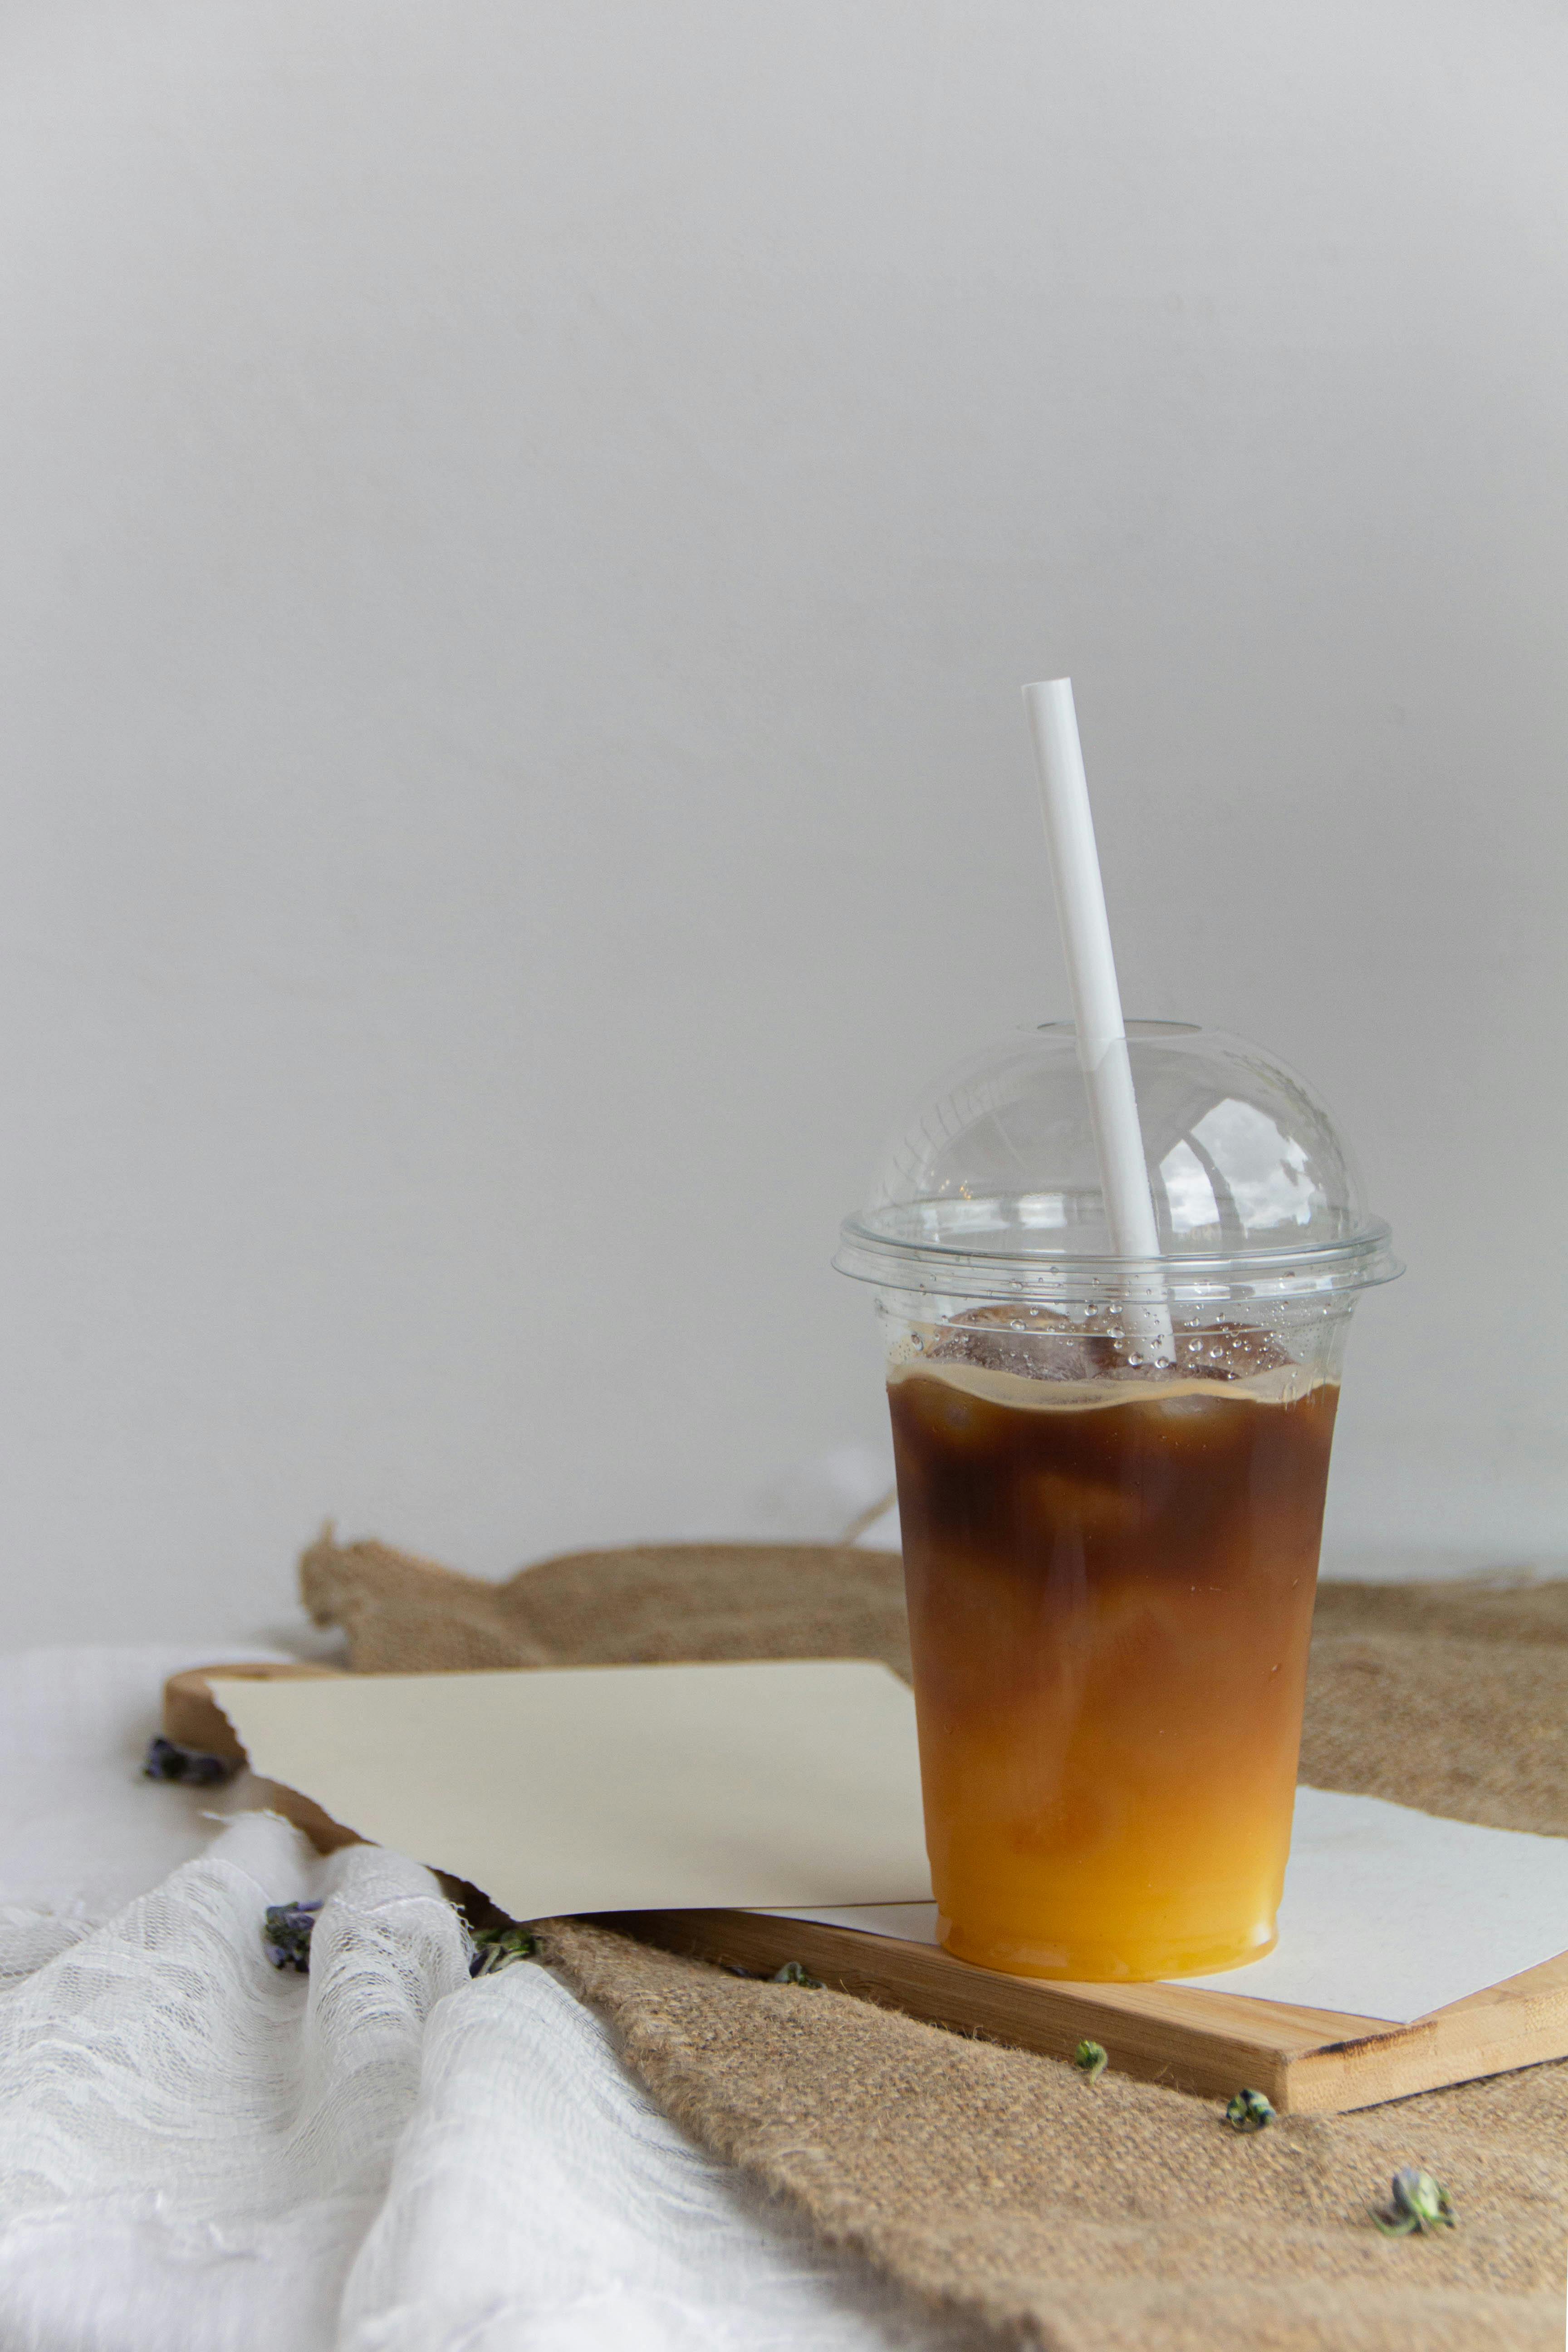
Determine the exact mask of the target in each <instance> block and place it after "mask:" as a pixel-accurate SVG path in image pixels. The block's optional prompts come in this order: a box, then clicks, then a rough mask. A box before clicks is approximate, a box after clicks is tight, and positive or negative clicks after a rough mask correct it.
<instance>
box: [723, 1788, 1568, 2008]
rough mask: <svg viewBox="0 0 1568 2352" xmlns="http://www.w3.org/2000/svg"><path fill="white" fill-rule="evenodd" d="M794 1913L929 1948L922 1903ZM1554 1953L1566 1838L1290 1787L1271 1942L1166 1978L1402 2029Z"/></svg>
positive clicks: (1566, 1947)
mask: <svg viewBox="0 0 1568 2352" xmlns="http://www.w3.org/2000/svg"><path fill="white" fill-rule="evenodd" d="M768 1907H769V1908H775V1907H776V1908H781V1909H782V1908H783V1907H784V1906H768ZM795 1909H796V1911H797V1914H798V1916H803V1917H805V1916H809V1917H811V1918H820V1919H823V1920H825V1921H826V1924H827V1925H828V1926H829V1927H858V1928H859V1929H860V1930H861V1931H862V1932H863V1933H865V1934H868V1935H873V1936H901V1937H906V1938H907V1939H908V1940H909V1941H910V1942H911V1943H921V1944H934V1943H935V1941H936V1906H935V1904H934V1903H923V1904H889V1905H880V1906H874V1907H872V1908H870V1909H868V1910H860V1909H858V1908H857V1907H855V1906H839V1907H837V1908H836V1909H834V1910H832V1911H831V1912H829V1911H828V1910H826V1908H825V1907H824V1908H820V1909H816V1910H813V1911H810V1912H806V1911H805V1909H804V1907H803V1906H795ZM1565 1951H1568V1838H1560V1837H1539V1836H1537V1835H1536V1834H1535V1833H1534V1832H1531V1831H1529V1830H1490V1829H1482V1828H1479V1827H1478V1826H1477V1824H1476V1823H1474V1822H1450V1821H1444V1820H1441V1819H1439V1818H1438V1817H1437V1816H1436V1814H1433V1813H1421V1812H1416V1811H1415V1810H1414V1809H1413V1808H1412V1807H1410V1806H1408V1805H1392V1804H1389V1803H1387V1802H1386V1801H1384V1799H1383V1798H1381V1797H1345V1796H1339V1795H1337V1794H1335V1793H1334V1792H1333V1791H1331V1790H1327V1789H1299V1790H1297V1791H1296V1832H1295V1836H1294V1839H1293V1840H1292V1843H1291V1847H1290V1865H1289V1870H1288V1871H1287V1873H1286V1877H1285V1899H1284V1901H1283V1902H1282V1903H1281V1904H1280V1906H1279V1943H1278V1944H1277V1945H1276V1947H1275V1948H1274V1949H1273V1951H1272V1952H1270V1953H1269V1954H1268V1958H1266V1959H1262V1960H1253V1961H1251V1962H1250V1963H1249V1964H1248V1965H1247V1967H1246V1968H1240V1969H1224V1970H1222V1971H1221V1972H1220V1973H1218V1974H1217V1975H1215V1976H1206V1977H1183V1978H1182V1979H1179V1981H1180V1982H1181V1983H1183V1984H1186V1985H1196V1986H1206V1987H1209V1988H1211V1989H1212V1990H1215V1992H1232V1993H1245V1994H1248V1995H1250V1996H1251V1997H1252V1998H1254V1999H1255V2000H1283V2001H1293V2002H1300V2004H1301V2005H1302V2006H1303V2007H1305V2008H1308V2009H1337V2010H1341V2011H1348V2012H1349V2013H1350V2014H1351V2015H1352V2016H1355V2017H1382V2018H1386V2019H1387V2020H1388V2021H1389V2022H1390V2023H1391V2024H1409V2023H1411V2022H1413V2021H1414V2020H1415V2019H1416V2018H1418V2017H1427V2016H1429V2015H1430V2014H1431V2012H1432V2011H1433V2010H1435V2009H1444V2008H1446V2007H1447V2004H1448V2003H1449V2002H1450V2001H1454V2000H1464V1999H1465V1998H1466V1997H1467V1995H1468V1994H1470V1993H1473V1992H1484V1991H1485V1990H1487V1988H1488V1987H1489V1986H1490V1985H1495V1984H1501V1983H1503V1982H1504V1981H1505V1980H1506V1979H1508V1978H1509V1977H1513V1976H1519V1975H1521V1974H1522V1973H1523V1971H1524V1970H1525V1969H1533V1968H1539V1967H1540V1966H1541V1964H1542V1961H1545V1960H1554V1959H1555V1958H1557V1956H1558V1954H1559V1953H1561V1952H1565Z"/></svg>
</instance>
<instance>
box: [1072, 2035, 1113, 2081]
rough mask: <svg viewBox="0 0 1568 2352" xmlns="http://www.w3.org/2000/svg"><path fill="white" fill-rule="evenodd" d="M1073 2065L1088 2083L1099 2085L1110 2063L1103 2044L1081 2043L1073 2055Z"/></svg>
mask: <svg viewBox="0 0 1568 2352" xmlns="http://www.w3.org/2000/svg"><path fill="white" fill-rule="evenodd" d="M1072 2063H1073V2064H1074V2065H1075V2066H1076V2067H1077V2068H1078V2071H1079V2074H1081V2075H1082V2076H1083V2078H1084V2080H1085V2082H1086V2083H1098V2082H1099V2080H1100V2076H1101V2075H1102V2074H1104V2072H1105V2070H1106V2068H1107V2067H1108V2066H1109V2065H1110V2059H1109V2058H1108V2057H1107V2056H1106V2054H1105V2045H1104V2043H1103V2042H1079V2045H1078V2048H1077V2049H1076V2050H1075V2051H1074V2052H1073V2053H1072Z"/></svg>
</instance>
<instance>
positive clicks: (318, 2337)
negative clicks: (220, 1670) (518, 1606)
mask: <svg viewBox="0 0 1568 2352" xmlns="http://www.w3.org/2000/svg"><path fill="white" fill-rule="evenodd" d="M198 1655H199V1654H198ZM194 1662H195V1661H194V1660H193V1658H192V1655H191V1654H190V1653H188V1652H183V1653H178V1654H163V1653H151V1652H142V1653H124V1652H99V1653H94V1654H88V1653H64V1654H54V1655H53V1656H52V1657H49V1658H44V1657H41V1656H40V1655H39V1654H34V1655H33V1656H32V1657H31V1658H30V1659H26V1660H22V1659H11V1660H5V1659H0V2345H4V2346H5V2352H254V2347H257V2346H258V2345H262V2344H267V2345H272V2344H277V2345H279V2346H282V2347H286V2348H287V2352H334V2347H341V2348H342V2352H458V2347H461V2352H677V2347H679V2352H687V2347H695V2352H742V2347H748V2352H750V2347H755V2348H756V2352H774V2347H777V2352H783V2348H784V2347H795V2346H799V2345H801V2344H810V2345H812V2346H813V2347H822V2352H886V2347H899V2346H903V2347H910V2352H939V2347H940V2352H954V2347H960V2346H963V2345H967V2344H969V2343H970V2342H972V2341H973V2338H972V2336H970V2335H969V2334H968V2333H967V2332H966V2331H964V2330H963V2329H962V2328H959V2327H952V2328H945V2327H942V2326H940V2325H938V2324H936V2323H933V2322H931V2321H930V2320H928V2319H926V2318H925V2317H924V2316H923V2315H917V2314H915V2313H913V2312H911V2311H910V2310H908V2309H907V2308H906V2307H905V2306H904V2305H902V2304H901V2303H900V2302H899V2301H898V2300H897V2299H896V2298H895V2297H894V2296H893V2295H892V2294H891V2293H890V2292H889V2290H886V2289H885V2288H883V2287H882V2286H881V2285H879V2284H878V2283H877V2282H876V2281H875V2280H873V2279H872V2278H871V2277H870V2276H869V2275H868V2273H864V2272H863V2271H862V2270H860V2269H859V2268H858V2266H856V2265H853V2264H852V2263H847V2262H845V2261H841V2260H839V2259H838V2258H837V2257H835V2256H833V2255H830V2254H828V2253H826V2252H825V2251H824V2250H823V2249H821V2248H820V2247H819V2246H817V2245H816V2244H815V2243H814V2242H811V2241H810V2240H809V2239H808V2238H807V2237H806V2236H805V2233H804V2232H803V2231H800V2230H798V2229H797V2228H795V2226H794V2225H792V2224H791V2223H790V2222H789V2221H787V2220H786V2219H785V2217H784V2216H783V2215H781V2214H779V2213H778V2212H777V2211H776V2210H773V2209H772V2208H771V2207H769V2206H768V2205H767V2204H766V2203H765V2202H764V2200H763V2199H762V2198H761V2196H760V2194H759V2193H758V2192H757V2191H756V2190H755V2189H752V2188H751V2187H750V2186H748V2184H746V2183H745V2182H744V2181H743V2179H742V2178H741V2177H740V2176H738V2175H736V2174H734V2173H732V2172H731V2171H730V2170H728V2169H727V2168H724V2167H722V2166H721V2165H718V2164H716V2163H714V2162H712V2161H711V2160H710V2159H709V2158H707V2157H705V2156H703V2155H702V2154H701V2153H700V2151H698V2150H697V2149H696V2148H694V2147H692V2146H691V2145H690V2144H689V2142H688V2141H687V2140H686V2139H685V2138H684V2137H683V2136H682V2135H681V2134H680V2133H679V2131H678V2130H677V2129H676V2127H675V2126H673V2125H672V2124H670V2123H669V2122H668V2120H667V2119H666V2118H665V2117H664V2116H662V2115H660V2114H659V2113H658V2111H657V2110H656V2109H655V2108H654V2107H653V2106H652V2105H650V2103H649V2102H648V2101H647V2099H646V2097H645V2096H644V2095H643V2094H642V2093H641V2092H640V2090H639V2089H638V2088H637V2085H636V2084H635V2083H634V2082H633V2081H632V2079H631V2078H630V2077H629V2076H628V2075H627V2074H626V2071H625V2070H624V2068H622V2066H621V2065H620V2064H619V2063H618V2061H617V2059H616V2055H615V2053H614V2052H613V2050H612V2049H611V2047H610V2045H609V2042H608V2039H607V2037H606V2034H605V2030H604V2029H603V2027H602V2026H601V2025H600V2023H599V2022H598V2021H597V2019H596V2018H595V2017H594V2016H593V2015H592V2014H591V2013H590V2012H589V2011H586V2010H584V2008H583V2007H582V2006H581V2005H580V2004H579V2003H578V2002H577V2001H576V2000H574V1998H573V1996H572V1995H571V1994H570V1993H568V1992H567V1991H566V1990H565V1989H564V1988H563V1986H561V1985H560V1984H559V1983H558V1982H556V1981H555V1979H553V1978H552V1977H551V1976H550V1975H549V1974H548V1972H547V1971H546V1970H545V1969H542V1967H540V1966H538V1965H537V1964H533V1963H523V1964H520V1965H518V1966H515V1967H512V1968H510V1969H506V1970H504V1971H503V1972H501V1973H500V1974H497V1975H495V1976H492V1977H489V1978H485V1979H479V1981H477V1982H472V1981H470V1979H469V1978H468V1955H467V1946H466V1939H465V1937H464V1934H463V1930H462V1927H461V1924H460V1922H459V1921H458V1917H457V1915H456V1914H455V1912H454V1911H453V1910H452V1908H451V1906H449V1905H448V1904H447V1902H446V1901H445V1900H444V1898H443V1897H442V1895H441V1893H440V1890H439V1888H438V1886H437V1884H436V1882H435V1880H434V1879H433V1878H432V1877H431V1876H430V1874H429V1873H428V1872H426V1871H425V1870H423V1869H421V1868H420V1867H419V1866H418V1865H417V1864H414V1863H412V1862H409V1861H407V1860H406V1859H405V1858H404V1857H402V1856H400V1855H396V1854H392V1853H384V1852H382V1851H381V1850H379V1849H376V1848H372V1847H363V1846H362V1847H352V1848H349V1849H347V1850H346V1851H345V1852H343V1853H339V1854H335V1855H333V1856H331V1857H330V1858H329V1859H327V1860H325V1861H323V1860H321V1858H319V1857H318V1856H316V1855H315V1854H314V1853H312V1852H311V1850H310V1847H309V1846H308V1845H307V1844H306V1843H305V1842H304V1841H303V1840H302V1839H301V1838H300V1837H299V1835H298V1833H297V1832H295V1831H294V1830H293V1829H291V1828H290V1827H289V1824H288V1823H286V1822H282V1821H280V1820H279V1819H277V1818H276V1817H274V1816H269V1815H265V1814H259V1813H254V1812H243V1811H241V1812H239V1813H238V1814H237V1815H236V1816H235V1817H233V1818H231V1819H229V1820H228V1821H227V1822H223V1821H219V1820H215V1819H214V1818H212V1799H213V1796H214V1793H215V1792H212V1791H203V1792H199V1793H197V1792H193V1791H189V1790H183V1789H180V1788H177V1787H173V1788H171V1787H162V1786H157V1785H154V1784H151V1783H147V1782H145V1781H142V1780H139V1779H138V1778H137V1764H138V1761H139V1758H140V1754H141V1752H142V1748H143V1747H144V1744H145V1739H146V1737H147V1734H148V1732H149V1731H150V1730H151V1729H152V1727H153V1716H154V1703H155V1695H156V1692H157V1689H158V1686H159V1683H160V1682H161V1680H162V1678H163V1675H164V1674H167V1673H169V1672H172V1671H173V1670H174V1667H175V1666H177V1665H180V1664H189V1663H194ZM51 1688H52V1690H53V1694H54V1696H53V1700H52V1702H51V1701H49V1700H48V1698H47V1696H45V1695H44V1694H46V1693H47V1690H49V1689H51ZM13 1698H14V1699H15V1700H16V1706H15V1707H13V1706H11V1705H10V1704H9V1702H10V1701H11V1700H12V1699H13ZM95 1788H96V1789H97V1790H98V1791H99V1798H98V1799H97V1800H95V1797H94V1790H95ZM216 1793H217V1794H218V1796H219V1798H220V1801H221V1802H223V1803H225V1804H227V1805H228V1806H230V1807H233V1806H234V1805H236V1804H240V1805H243V1804H244V1803H245V1802H246V1801H247V1796H250V1795H253V1794H254V1786H252V1788H251V1789H250V1790H247V1786H246V1784H245V1783H244V1782H241V1783H239V1784H237V1787H236V1789H234V1790H230V1791H223V1792H216ZM44 1819H47V1824H48V1836H49V1837H50V1838H52V1840H53V1843H52V1844H49V1843H46V1842H45V1839H44V1837H43V1835H42V1834H41V1832H40V1826H39V1824H40V1821H41V1820H44ZM193 1848H195V1852H194V1853H193V1851H192V1850H193ZM204 1849H205V1850H204ZM187 1856H188V1857H190V1858H185V1857H187ZM171 1863H173V1864H174V1865H175V1866H174V1867H173V1868H172V1869H170V1868H169V1865H170V1864H171ZM139 1874H140V1875H141V1878H142V1885H146V1883H147V1881H148V1880H149V1879H156V1880H160V1881H161V1883H159V1884H156V1885H153V1886H152V1887H151V1890H150V1891H147V1892H136V1893H134V1894H133V1895H132V1897H131V1899H130V1900H129V1901H126V1900H124V1899H123V1898H124V1896H125V1895H126V1893H127V1888H128V1883H129V1882H133V1881H135V1880H136V1879H137V1877H138V1875H139ZM310 1897H316V1898H320V1899H321V1902H322V1908H321V1912H320V1914H319V1916H318V1919H317V1924H316V1927H315V1930H314V1934H313V1937H312V1943H311V1958H310V1973H309V1975H308V1977H300V1976H298V1975H295V1974H293V1973H289V1972H285V1973H280V1972H279V1971H278V1970H277V1969H274V1968H273V1967H272V1965H271V1964H270V1962H269V1960H268V1958H267V1955H266V1952H265V1949H264V1947H263V1941H262V1934H261V1927H262V1916H263V1913H264V1910H265V1907H266V1906H267V1905H268V1904H269V1903H283V1902H291V1901H297V1900H300V1899H302V1898H310Z"/></svg>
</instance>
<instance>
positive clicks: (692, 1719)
mask: <svg viewBox="0 0 1568 2352" xmlns="http://www.w3.org/2000/svg"><path fill="white" fill-rule="evenodd" d="M212 1689H213V1694H214V1696H215V1697H216V1699H217V1702H218V1704H219V1706H221V1707H222V1708H223V1710H224V1712H225V1714H226V1716H227V1717H228V1719H229V1721H230V1722H231V1723H232V1724H233V1726H234V1727H235V1730H236V1731H237V1734H238V1736H239V1738H240V1740H241V1742H242V1743H243V1745H244V1747H245V1749H246V1752H247V1755H248V1757H249V1759H250V1762H251V1767H252V1769H253V1770H255V1771H256V1772H258V1773H260V1774H262V1775H264V1776H265V1777H266V1778H267V1779H268V1780H276V1781H279V1782H280V1783H281V1784H282V1785H283V1786H284V1787H285V1788H289V1789H297V1790H300V1791H301V1792H302V1793H303V1794H304V1795H306V1796H309V1797H312V1798H314V1800H315V1801H316V1802H317V1803H318V1804H319V1805H321V1806H323V1807H324V1808H325V1810H326V1811H328V1812H329V1813H330V1814H331V1817H332V1819H333V1820H334V1821H337V1822H342V1823H343V1824H344V1825H345V1826H346V1827H348V1828H350V1829H355V1830H358V1831H359V1832H360V1833H361V1835H362V1836H363V1837H367V1838H371V1839H373V1840H374V1842H375V1843H378V1844H380V1845H386V1846H391V1847H394V1848H395V1850H396V1851H398V1852H399V1853H407V1854H412V1855H413V1856H414V1858H415V1859H416V1861H419V1862H423V1863H426V1864H429V1865H430V1866H431V1867H433V1868H435V1869H438V1870H445V1871H449V1872H450V1873H451V1874H453V1875H454V1876H456V1877H458V1878H466V1879H468V1880H469V1881H470V1882H471V1883H472V1884H473V1885H476V1886H479V1887H482V1888H483V1889H484V1891H485V1892H486V1894H488V1895H490V1896H491V1898H492V1899H493V1900H494V1901H495V1902H496V1903H498V1904H500V1906H501V1907H502V1909H503V1910H506V1911H508V1912H510V1915H511V1916H512V1917H513V1918H517V1919H534V1918H544V1917H548V1916H554V1915H560V1914H563V1913H570V1912H581V1911H643V1910H681V1909H684V1908H686V1907H688V1906H703V1907H710V1908H722V1907H725V1906H731V1905H740V1906H752V1907H755V1906H759V1905H763V1904H768V1903H796V1904H800V1903H843V1902H848V1901H858V1902H867V1901H871V1902H875V1901H878V1900H888V1901H902V1900H916V1899H919V1898H921V1897H922V1896H929V1895H930V1893H931V1873H930V1870H929V1869H928V1867H927V1864H926V1855H925V1834H924V1830H923V1826H922V1822H921V1802H920V1765H919V1759H918V1755H917V1750H916V1747H915V1717H914V1702H913V1700H912V1699H911V1697H910V1694H909V1692H908V1690H907V1689H906V1688H905V1686H904V1685H903V1684H902V1683H900V1681H899V1680H898V1678H897V1676H896V1675H892V1674H889V1671H888V1669H887V1667H886V1666H881V1665H876V1664H869V1663H868V1662H865V1661H860V1660H851V1659H828V1660H804V1661H803V1660H788V1661H777V1662H771V1663H767V1664H754V1665H672V1666H577V1667H571V1668H564V1669H553V1668H552V1669H542V1670H538V1671H531V1672H514V1673H505V1674H454V1675H342V1676H332V1677H331V1678H325V1677H324V1678H322V1679H321V1680H319V1681H318V1680H307V1681H300V1682H293V1681H286V1682H270V1683H269V1682H241V1681H237V1680H236V1681H226V1680H224V1679H223V1678H222V1677H220V1676H217V1675H215V1676H214V1677H213V1680H212Z"/></svg>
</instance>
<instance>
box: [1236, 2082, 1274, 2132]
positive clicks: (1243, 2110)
mask: <svg viewBox="0 0 1568 2352" xmlns="http://www.w3.org/2000/svg"><path fill="white" fill-rule="evenodd" d="M1225 2119H1226V2123H1227V2124H1228V2125H1229V2126H1230V2127H1231V2129H1232V2131H1237V2132H1257V2131H1261V2130H1262V2129H1263V2126H1264V2125H1265V2124H1271V2123H1272V2122H1273V2121H1274V2109H1273V2107H1272V2105H1270V2104H1269V2102H1268V2100H1267V2099H1266V2098H1265V2097H1264V2095H1263V2094H1262V2092H1261V2091H1237V2095H1236V2096H1235V2098H1234V2099H1232V2101H1231V2103H1230V2105H1229V2106H1228V2107H1226V2111H1225Z"/></svg>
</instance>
